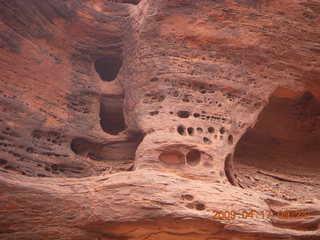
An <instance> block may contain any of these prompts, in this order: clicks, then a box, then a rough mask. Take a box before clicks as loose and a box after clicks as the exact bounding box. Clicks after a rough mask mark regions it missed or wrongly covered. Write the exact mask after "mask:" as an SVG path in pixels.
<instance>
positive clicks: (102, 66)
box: [94, 56, 122, 82]
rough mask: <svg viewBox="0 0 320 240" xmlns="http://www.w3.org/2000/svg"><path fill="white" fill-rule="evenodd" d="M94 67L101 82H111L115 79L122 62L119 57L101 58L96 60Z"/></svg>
mask: <svg viewBox="0 0 320 240" xmlns="http://www.w3.org/2000/svg"><path fill="white" fill-rule="evenodd" d="M94 67H95V70H96V72H97V73H98V74H99V76H100V78H101V80H103V81H106V82H111V81H113V80H115V79H116V77H117V75H118V73H119V70H120V68H121V67H122V60H121V58H120V57H119V56H107V57H101V58H98V59H97V60H96V62H95V64H94Z"/></svg>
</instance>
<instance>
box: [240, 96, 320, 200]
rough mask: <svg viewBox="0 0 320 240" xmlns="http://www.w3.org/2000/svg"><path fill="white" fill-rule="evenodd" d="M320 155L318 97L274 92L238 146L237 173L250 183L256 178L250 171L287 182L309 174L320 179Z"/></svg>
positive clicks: (314, 179) (315, 179)
mask: <svg viewBox="0 0 320 240" xmlns="http://www.w3.org/2000/svg"><path fill="white" fill-rule="evenodd" d="M319 156H320V102H319V100H317V99H315V97H314V96H313V95H312V94H311V93H309V92H305V93H303V94H302V95H300V96H297V97H290V98H289V97H287V96H286V97H283V96H282V97H281V96H280V97H279V96H277V95H274V96H272V97H271V98H270V102H269V104H268V105H267V106H266V107H265V109H264V110H263V111H262V112H261V113H260V115H259V117H258V122H257V123H256V125H255V127H254V128H252V129H248V130H247V132H246V133H245V134H244V135H243V136H242V138H241V139H240V141H239V142H238V144H237V146H236V149H235V152H234V169H235V175H236V176H237V178H238V179H239V180H240V182H241V180H242V182H244V185H249V186H250V185H251V186H252V185H253V186H254V184H253V183H256V182H257V181H256V180H257V179H255V178H254V177H252V176H250V174H249V172H250V171H252V173H253V172H254V173H256V172H259V173H260V174H261V173H262V174H265V175H270V176H273V177H274V179H276V178H278V179H281V178H283V179H287V180H286V181H287V182H290V181H291V180H292V179H298V180H297V182H298V181H300V180H301V179H305V178H308V177H309V178H310V179H312V181H318V180H319V181H320V179H319V175H320V157H319ZM248 169H250V170H248ZM257 176H259V175H257ZM299 179H300V180H299ZM310 179H309V180H310ZM247 180H250V181H247ZM309 180H308V181H309ZM293 181H295V180H293ZM301 181H307V180H306V179H305V180H301ZM292 194H293V192H292Z"/></svg>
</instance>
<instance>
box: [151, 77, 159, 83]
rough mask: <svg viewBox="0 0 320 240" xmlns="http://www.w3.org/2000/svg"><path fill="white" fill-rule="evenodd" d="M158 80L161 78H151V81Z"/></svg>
mask: <svg viewBox="0 0 320 240" xmlns="http://www.w3.org/2000/svg"><path fill="white" fill-rule="evenodd" d="M158 80H159V78H157V77H154V78H151V79H150V82H156V81H158Z"/></svg>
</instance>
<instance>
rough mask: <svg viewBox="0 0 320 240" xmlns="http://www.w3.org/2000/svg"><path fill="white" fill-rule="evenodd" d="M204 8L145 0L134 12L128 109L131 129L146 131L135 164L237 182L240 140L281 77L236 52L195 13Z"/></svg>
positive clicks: (127, 74)
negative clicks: (262, 71) (270, 77)
mask: <svg viewBox="0 0 320 240" xmlns="http://www.w3.org/2000/svg"><path fill="white" fill-rule="evenodd" d="M212 5H214V4H213V3H212ZM139 7H140V8H139ZM179 7H188V8H189V11H184V13H179V11H178V8H179ZM198 7H199V6H197V5H196V4H195V5H193V6H192V7H191V6H188V5H187V6H186V3H180V5H179V3H177V2H176V3H175V5H174V6H173V5H172V3H170V2H167V1H162V2H157V1H149V2H148V3H147V2H146V1H145V2H142V3H140V5H139V6H138V7H137V8H136V9H135V10H134V11H133V12H132V19H133V20H132V26H133V30H132V32H133V36H131V38H128V39H127V42H126V47H125V52H126V55H125V60H124V68H125V70H124V75H123V78H122V83H123V85H124V86H125V89H126V93H125V95H126V97H125V111H126V114H125V116H126V119H127V124H128V125H129V128H131V129H135V130H138V131H141V132H143V133H144V134H146V137H145V138H144V140H143V142H142V143H141V145H140V146H139V148H138V151H137V152H136V163H135V167H136V168H137V169H141V168H144V169H155V170H160V171H162V169H166V171H169V172H174V173H177V174H179V175H181V176H185V177H189V178H195V179H206V180H210V181H213V182H227V178H228V179H229V181H231V182H232V183H233V184H235V181H234V179H233V173H232V156H233V151H234V148H235V144H236V143H237V141H238V140H239V138H240V136H241V135H242V134H243V133H244V132H245V131H246V129H247V128H248V127H249V126H251V125H253V124H254V123H255V121H256V118H257V115H258V114H259V112H260V111H261V110H262V109H263V107H264V105H266V103H267V99H268V96H269V95H270V94H271V93H272V91H273V90H274V88H275V87H276V84H273V83H271V82H268V81H267V80H262V77H261V76H259V75H257V74H255V73H253V72H252V71H251V70H250V69H248V68H247V67H244V66H243V65H242V64H241V61H240V62H235V61H234V59H229V58H228V54H224V53H223V47H224V45H225V44H224V43H223V42H221V41H220V40H221V39H220V38H219V36H216V35H215V34H214V33H211V32H212V27H213V26H212V25H210V24H206V26H203V25H202V21H204V20H206V18H209V17H210V16H209V15H208V16H201V19H196V18H195V17H194V16H195V15H196V13H197V11H200V8H198ZM174 11H176V13H173V12H174ZM168 12H170V15H169V14H167V13H168ZM191 13H193V14H194V15H193V16H192V15H190V14H191ZM208 14H209V13H208ZM186 23H189V25H188V24H186ZM186 26H187V27H186ZM210 31H211V32H210ZM223 55H224V56H223Z"/></svg>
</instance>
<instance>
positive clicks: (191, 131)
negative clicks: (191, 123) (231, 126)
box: [177, 125, 233, 145]
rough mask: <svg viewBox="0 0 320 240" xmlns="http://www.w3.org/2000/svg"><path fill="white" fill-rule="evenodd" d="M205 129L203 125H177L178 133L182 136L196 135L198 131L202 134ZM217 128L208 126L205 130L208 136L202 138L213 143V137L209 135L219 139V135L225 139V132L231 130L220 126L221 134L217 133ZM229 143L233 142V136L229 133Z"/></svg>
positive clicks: (207, 142) (220, 138) (221, 138)
mask: <svg viewBox="0 0 320 240" xmlns="http://www.w3.org/2000/svg"><path fill="white" fill-rule="evenodd" d="M204 132H205V131H204V130H203V128H201V127H197V128H193V127H187V128H186V127H185V126H183V125H179V126H178V127H177V133H178V134H179V135H181V136H186V135H189V136H194V135H195V134H196V133H197V135H202V134H203V133H204ZM215 132H216V131H215V128H214V127H208V128H207V131H206V132H205V134H208V135H206V136H203V137H202V140H203V142H204V143H205V144H208V145H210V144H212V139H210V137H209V135H211V136H213V138H215V139H218V136H219V140H224V134H227V133H228V132H229V130H227V129H226V128H225V127H220V129H219V135H218V134H215ZM228 143H229V144H230V145H232V144H233V136H232V135H229V136H228Z"/></svg>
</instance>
